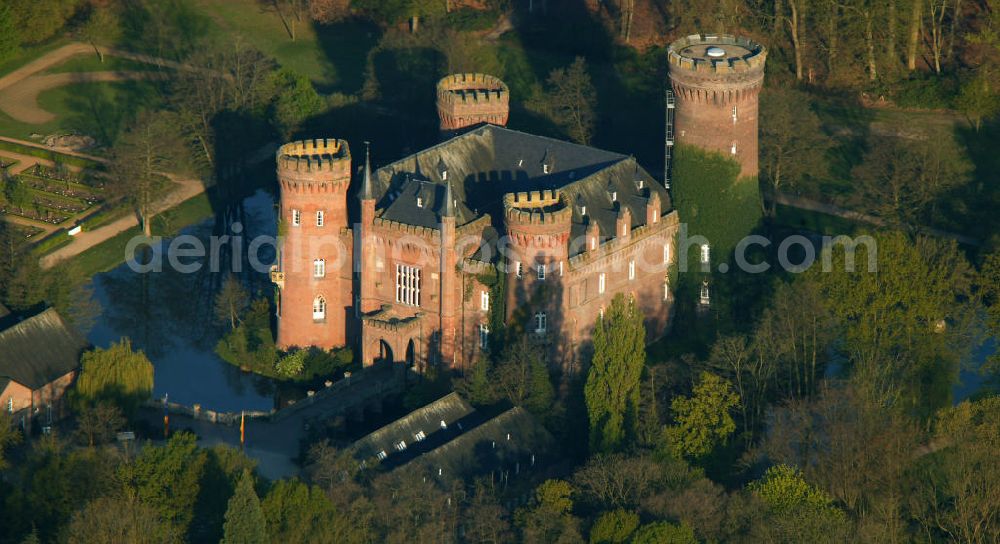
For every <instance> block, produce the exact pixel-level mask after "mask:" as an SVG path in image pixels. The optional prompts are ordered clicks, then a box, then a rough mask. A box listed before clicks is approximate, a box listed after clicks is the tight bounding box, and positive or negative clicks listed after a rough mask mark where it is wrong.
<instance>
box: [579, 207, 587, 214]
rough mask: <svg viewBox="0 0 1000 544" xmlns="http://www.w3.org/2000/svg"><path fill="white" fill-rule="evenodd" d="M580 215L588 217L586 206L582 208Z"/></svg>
mask: <svg viewBox="0 0 1000 544" xmlns="http://www.w3.org/2000/svg"><path fill="white" fill-rule="evenodd" d="M580 215H582V216H586V215H587V207H586V206H580Z"/></svg>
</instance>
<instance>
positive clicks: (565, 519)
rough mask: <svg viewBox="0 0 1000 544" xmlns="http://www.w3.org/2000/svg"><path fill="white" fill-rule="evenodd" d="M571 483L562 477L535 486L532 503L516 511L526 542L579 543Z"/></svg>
mask: <svg viewBox="0 0 1000 544" xmlns="http://www.w3.org/2000/svg"><path fill="white" fill-rule="evenodd" d="M572 494H573V486H571V485H570V484H569V482H566V481H564V480H546V481H544V482H542V484H541V485H539V486H538V487H537V488H536V489H535V496H534V500H533V501H532V503H531V504H530V505H529V506H527V507H525V508H522V509H520V510H518V511H517V513H516V515H515V521H516V523H517V525H518V526H519V527H520V529H521V538H522V539H523V540H524V542H529V543H532V544H534V543H538V544H543V543H549V542H557V543H559V544H570V543H575V542H582V541H583V537H582V536H581V535H580V527H579V525H580V520H579V519H577V518H576V517H575V516H573V499H572Z"/></svg>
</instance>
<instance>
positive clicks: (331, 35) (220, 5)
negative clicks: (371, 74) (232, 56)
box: [193, 0, 379, 94]
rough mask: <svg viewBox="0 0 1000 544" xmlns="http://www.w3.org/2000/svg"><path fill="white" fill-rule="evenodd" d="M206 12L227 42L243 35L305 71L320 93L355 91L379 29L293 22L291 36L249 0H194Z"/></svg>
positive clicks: (276, 19)
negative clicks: (294, 23)
mask: <svg viewBox="0 0 1000 544" xmlns="http://www.w3.org/2000/svg"><path fill="white" fill-rule="evenodd" d="M193 5H194V6H195V7H197V8H198V9H199V10H200V11H201V12H203V13H205V14H206V15H208V16H209V17H210V18H211V20H212V22H213V23H214V25H215V28H214V31H215V33H216V34H218V35H219V36H220V37H222V38H224V39H226V40H227V41H232V40H235V39H245V40H246V41H248V42H249V43H251V44H253V45H254V46H255V47H257V48H258V49H260V50H261V51H263V52H264V53H265V54H267V55H269V56H271V57H273V58H274V59H275V60H276V61H277V62H278V64H280V65H281V66H284V67H287V68H290V69H292V70H294V71H296V72H298V73H300V74H303V75H305V76H308V77H309V78H310V79H311V80H312V81H313V83H315V84H316V85H317V87H318V88H319V89H320V90H321V91H323V92H333V91H339V92H343V93H348V94H350V93H355V92H357V91H358V90H359V89H360V88H361V85H362V83H363V82H364V69H365V60H366V57H367V54H368V51H369V50H370V49H371V48H372V47H374V46H375V43H376V42H377V41H378V34H379V31H378V28H377V27H375V26H371V25H367V24H361V23H357V22H350V23H342V24H335V25H327V26H316V27H314V26H313V25H312V24H311V23H309V22H308V21H302V22H299V23H298V24H297V26H296V39H295V40H294V41H293V40H292V39H291V37H290V36H289V34H288V32H287V31H286V30H285V26H284V25H283V24H282V22H281V19H280V18H279V17H278V15H277V14H276V13H274V11H272V10H265V9H264V8H262V7H261V4H260V3H258V2H255V1H253V0H193Z"/></svg>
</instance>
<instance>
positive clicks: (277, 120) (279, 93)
mask: <svg viewBox="0 0 1000 544" xmlns="http://www.w3.org/2000/svg"><path fill="white" fill-rule="evenodd" d="M271 78H272V85H273V86H274V91H275V95H274V104H273V105H272V113H271V116H272V118H273V120H274V124H275V126H276V127H277V128H278V130H280V131H281V133H282V135H283V136H284V137H285V139H288V138H290V137H291V136H292V134H293V133H294V132H295V130H296V129H297V128H298V127H299V126H300V125H301V124H302V122H303V121H305V120H306V119H308V118H309V117H312V116H314V115H318V114H320V113H322V112H323V109H324V107H325V106H326V104H325V102H324V101H323V98H322V97H321V96H320V95H319V93H317V92H316V89H315V88H314V87H313V85H312V82H310V81H309V78H307V77H306V76H303V75H301V74H297V73H295V72H293V71H292V70H290V69H288V68H282V69H280V70H278V71H277V72H274V74H273V75H272V76H271Z"/></svg>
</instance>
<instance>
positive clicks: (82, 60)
mask: <svg viewBox="0 0 1000 544" xmlns="http://www.w3.org/2000/svg"><path fill="white" fill-rule="evenodd" d="M156 69H158V67H157V66H155V65H153V64H146V63H144V62H137V61H134V60H129V59H123V58H119V57H113V56H111V55H105V56H104V62H101V60H100V59H99V58H98V57H97V53H95V52H93V51H91V52H90V53H89V54H84V55H76V56H73V57H70V58H69V59H67V60H66V61H65V62H61V63H59V64H56V65H55V66H51V67H49V68H48V69H46V70H43V71H41V72H39V74H65V73H69V72H112V71H130V72H144V71H149V70H156Z"/></svg>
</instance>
